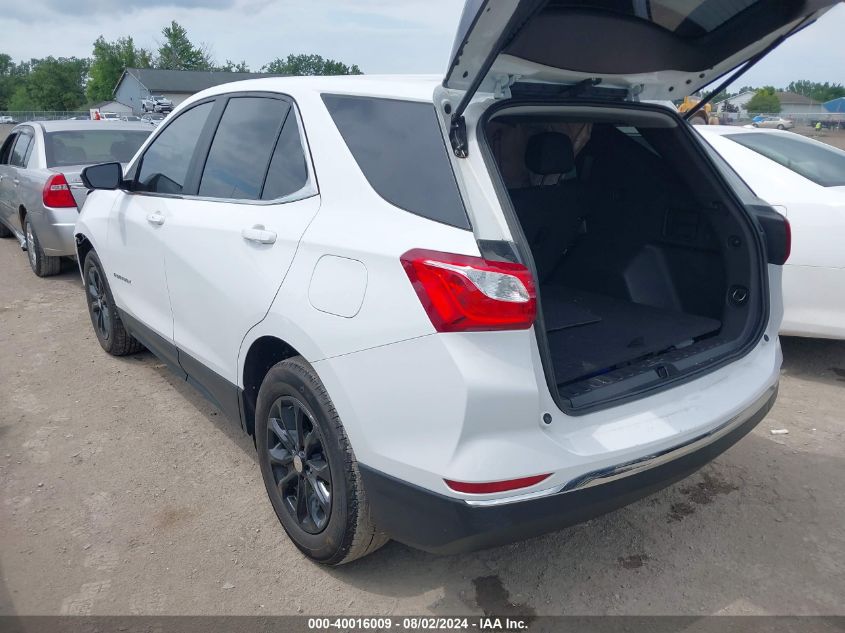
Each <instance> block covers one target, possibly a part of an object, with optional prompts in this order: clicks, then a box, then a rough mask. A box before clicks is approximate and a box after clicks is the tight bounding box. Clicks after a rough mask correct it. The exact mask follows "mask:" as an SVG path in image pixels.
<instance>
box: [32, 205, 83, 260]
mask: <svg viewBox="0 0 845 633" xmlns="http://www.w3.org/2000/svg"><path fill="white" fill-rule="evenodd" d="M31 219H32V226H33V228H34V229H35V234H36V235H37V236H38V241H39V242H40V243H41V248H43V249H44V252H45V253H46V254H47V255H51V256H53V257H72V256H75V255H76V242H75V240H74V237H73V230H74V227H75V226H76V221H77V220H78V219H79V211H78V210H77V209H76V208H75V207H74V208H67V209H53V208H45V209H43V210H41V211H40V212H32V213H31Z"/></svg>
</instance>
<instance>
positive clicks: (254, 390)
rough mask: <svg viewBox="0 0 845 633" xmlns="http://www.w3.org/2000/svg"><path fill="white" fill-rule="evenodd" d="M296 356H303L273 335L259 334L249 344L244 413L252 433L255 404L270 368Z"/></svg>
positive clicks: (244, 368)
mask: <svg viewBox="0 0 845 633" xmlns="http://www.w3.org/2000/svg"><path fill="white" fill-rule="evenodd" d="M294 356H302V354H300V352H299V351H298V350H297V349H296V348H295V347H294V346H293V345H291V344H290V343H288V342H287V341H283V340H282V339H280V338H278V337H276V336H271V335H264V336H259V337H258V338H257V339H255V340H254V341H253V342H252V343H251V344H250V346H249V349H248V350H247V352H246V355H245V357H244V366H243V371H242V374H241V376H242V379H243V380H242V382H243V391H242V403H243V415H244V420H243V424H244V429H245V430H246V432H247V433H249V434H250V435H253V434H254V432H255V406H256V402H257V401H258V390H259V388H260V387H261V383H262V382H263V381H264V377H265V376H266V375H267V372H268V371H270V368H271V367H273V366H274V365H275V364H276V363H280V362H282V361H283V360H287V359H288V358H293V357H294Z"/></svg>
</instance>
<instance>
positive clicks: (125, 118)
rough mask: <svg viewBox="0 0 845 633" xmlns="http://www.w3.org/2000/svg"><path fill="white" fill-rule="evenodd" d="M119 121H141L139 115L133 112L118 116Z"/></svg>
mask: <svg viewBox="0 0 845 633" xmlns="http://www.w3.org/2000/svg"><path fill="white" fill-rule="evenodd" d="M120 120H121V121H127V122H129V123H139V122H141V117H139V116H135V115H134V114H126V115H124V116H122V117H120Z"/></svg>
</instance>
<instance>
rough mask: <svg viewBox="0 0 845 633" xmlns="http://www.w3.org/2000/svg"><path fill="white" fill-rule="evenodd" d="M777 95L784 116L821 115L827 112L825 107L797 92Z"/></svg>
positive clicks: (777, 93)
mask: <svg viewBox="0 0 845 633" xmlns="http://www.w3.org/2000/svg"><path fill="white" fill-rule="evenodd" d="M775 94H776V95H777V98H778V100H779V101H780V114H781V115H783V116H787V115H790V114H819V113H821V112H824V111H825V109H824V106H823V105H822V104H821V103H819V102H818V101H813V100H812V99H810V98H809V97H805V96H804V95H799V94H798V93H796V92H776V93H775Z"/></svg>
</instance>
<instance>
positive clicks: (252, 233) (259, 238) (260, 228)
mask: <svg viewBox="0 0 845 633" xmlns="http://www.w3.org/2000/svg"><path fill="white" fill-rule="evenodd" d="M241 236H242V237H243V238H244V239H245V240H249V241H250V242H258V243H259V244H274V243H275V242H276V232H275V231H268V230H267V229H265V228H264V225H263V224H256V225H255V226H254V227H252V228H251V229H244V230H243V231H241Z"/></svg>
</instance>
